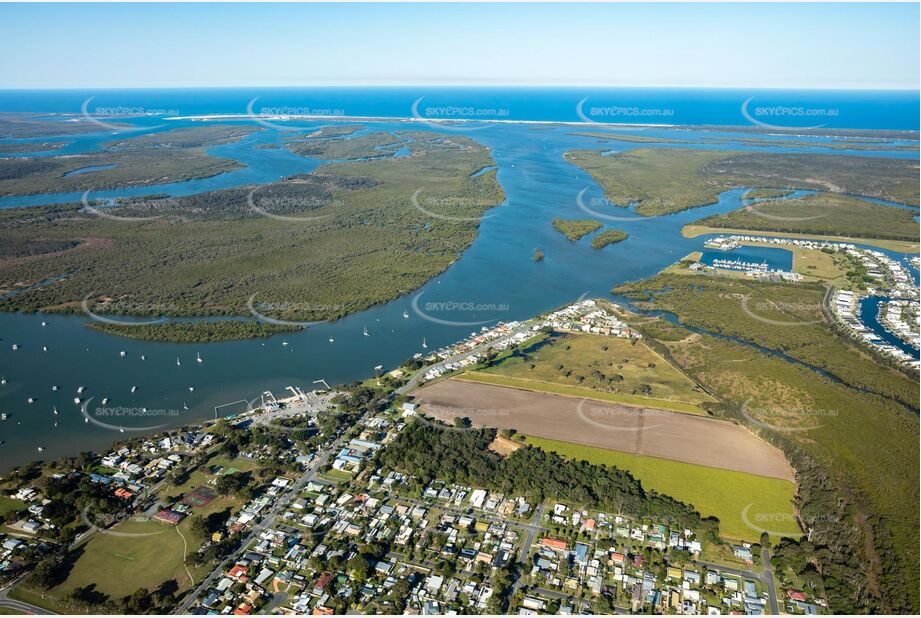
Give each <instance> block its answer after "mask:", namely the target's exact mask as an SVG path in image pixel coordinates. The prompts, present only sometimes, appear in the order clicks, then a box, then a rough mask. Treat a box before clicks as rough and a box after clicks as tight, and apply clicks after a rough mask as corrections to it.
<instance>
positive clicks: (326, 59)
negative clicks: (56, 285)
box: [0, 3, 921, 90]
mask: <svg viewBox="0 0 921 618" xmlns="http://www.w3.org/2000/svg"><path fill="white" fill-rule="evenodd" d="M0 33H2V36H0V58H2V61H0V88H3V89H19V88H144V87H221V86H228V87H231V86H253V87H260V86H321V85H360V84H374V85H396V84H400V85H403V84H483V85H498V84H508V85H515V84H529V85H572V86H576V85H579V86H585V85H598V86H601V85H606V86H678V87H723V88H732V87H757V88H861V89H913V90H917V89H918V88H919V73H921V68H919V6H918V4H917V3H894V4H879V3H873V4H829V3H819V4H695V5H690V4H684V5H682V4H579V5H573V4H531V5H524V4H492V5H487V4H473V5H471V4H464V5H461V4H336V5H333V4H270V5H267V4H259V5H256V4H198V5H180V4H157V5H154V4H119V5H112V4H96V5H89V4H67V5H60V4H59V5H43V4H0Z"/></svg>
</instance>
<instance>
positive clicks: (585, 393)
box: [453, 371, 707, 415]
mask: <svg viewBox="0 0 921 618" xmlns="http://www.w3.org/2000/svg"><path fill="white" fill-rule="evenodd" d="M453 379H455V380H467V381H470V382H480V383H482V384H493V385H495V386H508V387H509V388H519V389H523V390H528V391H536V392H539V393H551V394H554V395H563V396H567V397H582V398H585V399H597V400H599V401H611V402H614V403H622V404H624V405H626V406H637V407H646V406H655V407H656V408H661V409H663V410H670V411H672V412H682V413H684V414H700V415H706V413H707V412H706V410H704V409H703V408H700V407H698V406H695V405H692V404H689V403H682V402H680V401H668V400H667V399H653V398H652V397H641V396H639V395H622V394H619V393H605V392H603V391H594V390H592V389H590V388H582V387H579V386H567V385H565V384H555V383H553V382H540V381H538V380H528V379H525V378H512V377H509V376H502V375H495V374H490V373H483V372H481V371H467V372H464V373H462V374H461V375H459V376H455V377H454V378H453Z"/></svg>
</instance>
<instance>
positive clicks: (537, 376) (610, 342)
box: [483, 334, 715, 412]
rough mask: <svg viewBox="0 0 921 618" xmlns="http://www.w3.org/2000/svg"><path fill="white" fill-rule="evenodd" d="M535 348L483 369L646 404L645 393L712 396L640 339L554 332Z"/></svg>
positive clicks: (699, 399) (687, 399) (684, 398)
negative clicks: (607, 394)
mask: <svg viewBox="0 0 921 618" xmlns="http://www.w3.org/2000/svg"><path fill="white" fill-rule="evenodd" d="M535 348H536V349H534V351H532V352H518V353H516V354H512V355H510V356H507V357H505V358H503V359H501V361H500V362H498V363H496V364H494V365H492V366H490V367H488V368H486V369H484V370H483V373H486V374H494V375H500V376H506V377H511V378H523V379H528V380H533V381H539V382H550V383H555V384H562V385H569V386H577V387H581V388H587V389H591V390H596V391H600V392H604V393H613V394H620V395H629V396H631V398H630V399H632V400H633V401H629V400H627V402H628V403H632V402H636V403H638V404H639V405H646V403H645V402H644V401H643V400H644V398H646V397H649V398H653V399H656V400H667V401H674V402H682V403H688V404H691V405H693V406H695V407H696V406H697V405H698V404H701V403H705V402H712V401H715V399H714V398H713V397H711V396H710V395H708V394H707V393H706V392H704V391H703V390H702V389H701V388H700V387H699V386H698V385H697V384H696V383H694V381H693V380H691V379H690V378H688V377H687V376H686V375H684V374H683V373H681V372H680V371H678V370H677V369H676V368H675V367H673V366H672V365H671V364H670V363H669V362H668V361H667V360H665V359H664V358H662V357H661V356H660V355H659V354H657V353H656V352H654V351H653V350H651V349H650V348H649V347H648V346H647V345H645V344H644V343H642V342H641V341H638V342H636V343H633V342H631V341H630V340H629V339H623V338H618V337H607V336H604V335H591V334H576V335H569V334H567V335H557V336H553V337H551V338H550V339H549V340H548V342H547V343H545V344H543V345H539V346H535ZM534 390H540V389H539V388H535V389H534ZM560 394H566V393H560ZM650 405H652V404H650ZM669 409H672V408H669ZM677 411H679V412H680V411H684V410H677Z"/></svg>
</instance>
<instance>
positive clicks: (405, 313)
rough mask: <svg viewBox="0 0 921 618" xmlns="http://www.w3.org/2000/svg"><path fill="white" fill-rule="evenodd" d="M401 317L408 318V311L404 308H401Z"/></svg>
mask: <svg viewBox="0 0 921 618" xmlns="http://www.w3.org/2000/svg"><path fill="white" fill-rule="evenodd" d="M403 317H404V318H407V319H408V318H409V312H408V311H406V309H404V310H403Z"/></svg>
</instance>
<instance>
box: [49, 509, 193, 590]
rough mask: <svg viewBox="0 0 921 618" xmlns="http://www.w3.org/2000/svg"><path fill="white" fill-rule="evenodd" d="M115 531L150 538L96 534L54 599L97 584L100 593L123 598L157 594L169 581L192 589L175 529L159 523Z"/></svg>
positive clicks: (119, 527)
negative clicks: (137, 592)
mask: <svg viewBox="0 0 921 618" xmlns="http://www.w3.org/2000/svg"><path fill="white" fill-rule="evenodd" d="M112 531H113V532H121V533H131V534H149V535H150V536H136V537H122V536H115V535H113V534H96V535H95V536H94V537H93V538H92V540H90V542H89V543H87V544H86V546H85V549H84V552H83V555H81V556H80V558H79V559H78V560H77V562H76V564H74V567H73V570H71V572H70V576H69V577H68V578H67V580H66V581H65V582H64V583H62V584H60V585H58V586H56V587H55V588H53V589H52V590H51V591H50V592H51V594H52V595H54V596H57V597H63V596H65V595H67V594H68V593H70V592H71V591H72V590H74V589H75V588H77V587H80V586H88V585H90V584H95V585H96V590H98V591H99V592H102V593H104V594H107V595H109V596H110V597H111V598H119V597H123V596H126V595H130V594H132V593H133V592H134V591H135V590H137V589H138V588H141V587H143V588H147V589H148V590H153V589H155V588H156V587H157V586H159V585H160V584H162V583H163V582H164V581H166V580H169V579H176V581H177V582H179V587H180V589H184V588H188V584H189V581H188V576H187V575H185V569H184V568H183V543H182V539H181V538H180V537H179V535H178V534H177V533H176V530H175V529H174V526H170V525H167V524H163V523H160V522H155V521H125V522H122V523H120V524H118V525H117V526H115V527H114V528H112ZM184 534H185V533H184ZM186 538H188V535H186Z"/></svg>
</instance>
